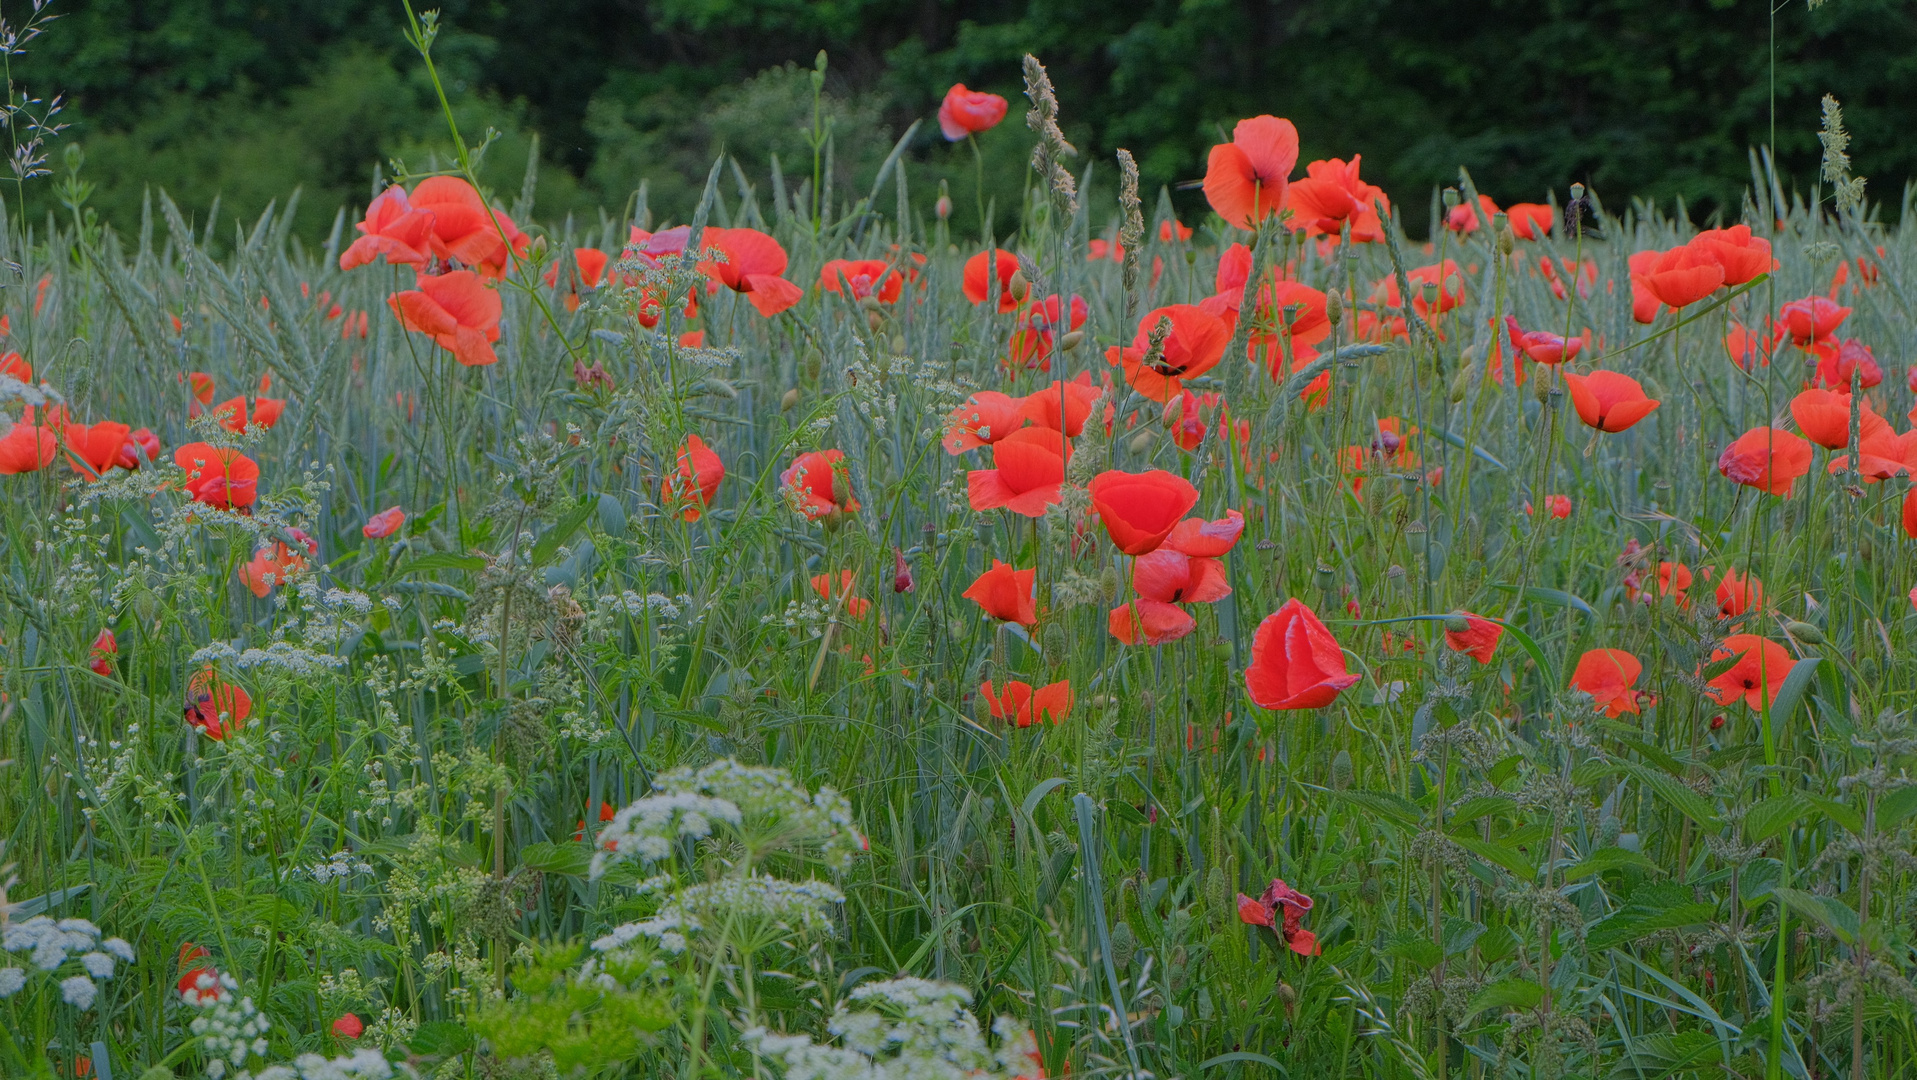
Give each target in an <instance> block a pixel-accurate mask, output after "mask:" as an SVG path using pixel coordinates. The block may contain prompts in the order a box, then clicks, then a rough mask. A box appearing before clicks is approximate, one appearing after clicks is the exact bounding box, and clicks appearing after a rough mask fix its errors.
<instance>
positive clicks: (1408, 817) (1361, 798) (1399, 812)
mask: <svg viewBox="0 0 1917 1080" xmlns="http://www.w3.org/2000/svg"><path fill="white" fill-rule="evenodd" d="M1324 794H1325V797H1326V798H1328V799H1333V800H1335V801H1337V802H1342V803H1349V804H1351V805H1352V806H1355V807H1357V808H1358V809H1360V810H1363V811H1366V812H1368V813H1371V814H1373V815H1376V816H1378V817H1382V818H1384V819H1385V823H1386V824H1388V825H1396V826H1398V827H1399V828H1411V827H1413V826H1416V825H1417V824H1418V822H1419V821H1420V820H1421V819H1422V818H1423V817H1424V815H1423V814H1422V813H1421V812H1420V811H1419V810H1418V806H1417V804H1416V803H1413V802H1412V801H1411V800H1409V799H1407V798H1405V797H1404V796H1402V795H1394V794H1392V793H1391V792H1389V791H1337V790H1331V789H1327V790H1326V791H1325V793H1324Z"/></svg>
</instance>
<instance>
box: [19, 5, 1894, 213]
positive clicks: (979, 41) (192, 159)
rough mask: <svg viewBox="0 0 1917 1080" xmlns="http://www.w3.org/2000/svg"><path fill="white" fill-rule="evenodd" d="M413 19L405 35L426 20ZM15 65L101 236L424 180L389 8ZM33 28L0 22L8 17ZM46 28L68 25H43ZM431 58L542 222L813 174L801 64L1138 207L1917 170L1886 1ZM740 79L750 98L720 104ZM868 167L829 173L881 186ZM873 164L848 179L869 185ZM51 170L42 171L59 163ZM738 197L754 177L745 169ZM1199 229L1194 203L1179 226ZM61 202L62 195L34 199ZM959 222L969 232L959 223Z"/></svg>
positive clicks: (1655, 194)
mask: <svg viewBox="0 0 1917 1080" xmlns="http://www.w3.org/2000/svg"><path fill="white" fill-rule="evenodd" d="M430 4H431V0H428V3H427V4H426V5H423V6H430ZM63 6H65V7H67V8H68V11H67V14H66V15H65V17H64V19H63V21H62V22H59V23H56V24H55V25H54V27H53V29H52V31H51V32H50V33H48V34H47V35H46V37H44V38H43V39H42V40H40V41H39V42H36V43H34V45H33V47H32V49H31V50H30V52H29V53H28V55H27V56H26V57H25V58H24V60H23V61H21V62H18V63H17V65H16V67H15V69H14V71H13V74H14V76H15V78H16V80H17V85H19V86H23V87H24V88H25V89H27V90H28V91H29V92H31V93H34V94H37V95H43V96H49V97H50V96H51V95H53V94H55V93H63V94H66V95H68V101H69V102H70V105H69V108H68V111H67V118H68V119H69V120H71V121H73V123H74V130H73V131H72V132H71V135H72V141H74V142H77V143H78V144H79V145H81V146H83V147H84V149H85V151H86V154H87V159H86V164H85V166H84V172H85V175H86V177H87V178H88V179H90V180H92V181H93V182H94V183H95V184H97V185H98V187H97V190H96V192H95V195H94V200H93V205H95V206H96V207H98V208H99V209H100V210H101V212H102V213H103V214H105V215H106V216H107V218H108V219H109V220H112V221H115V222H116V223H120V224H123V225H124V224H128V223H131V222H135V221H137V220H138V214H139V208H140V200H141V197H142V192H143V191H144V190H146V189H147V188H148V187H149V186H160V187H164V188H166V189H167V190H169V191H170V192H172V193H173V194H174V196H175V197H176V198H177V199H178V200H179V201H180V202H181V203H182V204H183V205H184V206H186V207H189V208H192V209H195V210H196V211H198V212H199V213H202V214H204V213H205V212H206V211H207V210H208V208H209V207H210V206H211V204H212V202H213V199H214V197H215V196H216V195H217V196H219V197H220V198H221V200H222V202H221V205H222V207H223V209H222V215H223V216H240V217H246V218H249V219H250V218H251V217H252V216H253V215H256V214H257V213H258V212H259V211H260V210H261V209H262V208H264V207H265V205H266V204H267V203H268V201H270V200H272V199H274V198H281V197H284V195H285V193H286V192H287V191H289V190H291V189H293V188H294V187H296V186H302V185H303V186H304V190H305V200H304V204H303V205H304V209H303V210H302V212H301V214H300V222H301V226H302V228H303V229H305V230H306V231H309V232H320V231H323V230H324V228H325V227H326V225H327V224H329V223H330V221H331V219H332V216H333V212H334V210H335V208H336V207H337V206H338V205H339V204H341V203H346V202H363V201H364V200H365V199H366V197H367V192H368V191H369V189H370V186H371V182H372V172H373V168H374V166H375V164H376V163H384V162H388V161H389V160H390V159H392V158H394V157H398V158H400V159H402V160H403V161H404V162H405V164H406V165H407V166H408V167H409V168H412V169H421V168H425V167H427V166H429V165H430V164H431V162H432V155H433V153H434V151H435V150H437V151H438V152H439V153H440V154H441V155H442V157H443V154H444V152H445V148H446V147H445V134H444V133H445V130H446V129H445V124H444V121H443V119H442V118H441V117H439V116H438V114H437V109H436V106H435V105H434V104H433V103H432V101H431V95H430V87H428V86H426V85H425V84H424V82H423V81H422V76H421V75H420V74H419V70H418V65H417V64H411V63H408V62H407V59H408V58H407V55H406V51H405V46H404V45H403V43H402V41H401V35H400V33H399V27H400V25H401V24H402V23H403V21H404V12H403V9H402V7H401V4H400V2H399V0H336V2H331V3H326V4H289V3H262V2H257V0H93V2H89V3H86V4H83V5H82V4H66V5H63ZM23 7H24V5H22V4H18V3H16V4H14V5H11V6H10V8H9V13H10V14H11V15H13V16H15V17H18V16H19V15H20V14H21V13H22V12H21V10H20V9H21V8H23ZM57 7H58V6H56V10H57ZM439 7H440V9H441V12H442V16H443V20H444V22H445V25H446V27H447V31H446V33H444V34H443V35H442V38H441V43H440V46H439V49H438V52H439V55H440V56H441V58H442V62H443V63H445V64H446V65H447V68H448V70H449V71H450V72H451V73H452V75H453V78H454V85H453V86H452V87H450V89H452V90H454V91H456V100H457V101H458V102H459V105H460V109H461V111H462V113H463V115H462V117H461V119H462V128H463V129H465V130H469V131H473V132H477V131H480V130H483V129H484V128H485V127H486V126H487V125H491V126H493V127H495V128H497V129H498V130H499V131H500V132H501V133H502V136H501V138H500V140H499V141H498V142H497V143H495V145H494V146H493V147H492V148H491V150H490V152H489V154H488V158H487V167H486V170H485V173H484V175H485V176H486V177H487V178H488V179H489V180H491V181H493V182H494V183H496V184H497V185H498V186H499V187H501V188H502V189H505V190H517V189H518V188H519V186H520V179H521V176H522V175H523V171H524V168H525V165H526V159H527V156H528V154H529V153H530V152H531V149H532V146H533V136H534V135H535V134H536V135H537V136H538V137H539V144H538V145H539V153H540V155H541V157H542V158H543V165H544V173H543V175H542V177H541V180H540V184H539V207H538V215H539V216H540V217H541V218H549V217H557V216H560V215H563V214H565V213H567V212H571V211H588V208H596V207H600V206H605V207H608V208H610V209H611V210H612V211H613V212H615V213H616V212H617V211H618V208H619V207H620V206H621V205H622V204H623V203H625V202H626V201H627V200H628V199H629V198H630V197H631V193H632V192H633V191H634V190H635V188H636V187H637V185H638V183H639V181H640V179H641V178H646V179H648V180H649V190H648V203H649V205H650V206H651V207H652V208H653V209H654V211H655V213H656V214H659V215H661V216H676V217H677V218H678V219H680V220H683V219H684V218H685V217H686V216H687V214H688V213H689V211H690V206H691V203H692V202H693V201H694V200H695V199H696V196H697V184H698V183H699V181H700V180H701V179H702V178H703V177H704V175H705V169H706V167H707V165H708V164H709V163H710V161H711V159H712V152H713V150H714V149H715V148H716V147H717V146H718V145H720V144H723V145H725V146H728V147H732V148H734V149H735V151H736V152H737V153H738V154H739V155H740V158H741V164H742V166H743V167H744V168H745V169H746V171H747V172H748V173H749V174H755V180H757V181H759V182H763V180H762V177H763V175H764V173H763V169H764V167H765V166H766V165H767V164H768V160H767V156H768V155H769V154H771V153H778V154H779V155H780V157H781V159H782V161H783V163H784V165H785V166H786V168H787V169H788V170H791V169H792V168H793V167H794V165H795V161H796V159H797V158H799V157H804V158H805V159H806V167H807V168H808V169H809V167H810V150H809V149H808V148H807V147H806V144H805V142H804V139H803V138H802V136H801V135H800V132H799V128H800V127H801V126H802V125H803V124H804V123H806V122H808V121H809V120H810V116H809V95H806V94H804V93H794V92H792V91H793V90H794V89H795V87H794V85H793V84H792V80H795V79H802V78H803V75H802V74H800V73H799V72H798V71H789V70H782V68H783V66H784V65H788V64H793V63H796V64H798V65H800V66H801V67H809V66H810V64H811V63H812V60H813V57H814V55H815V54H816V52H817V51H818V50H819V49H825V50H827V51H828V52H829V54H830V56H831V63H832V67H831V72H830V81H829V84H828V88H829V90H830V92H831V94H832V105H833V110H834V113H835V115H836V118H837V120H838V123H839V126H840V130H849V128H848V126H847V125H856V126H857V127H859V128H860V129H861V132H862V133H864V132H867V131H869V130H870V129H871V126H872V125H878V126H882V127H885V128H889V129H890V130H891V132H893V134H894V137H896V135H897V134H898V133H901V132H903V131H904V130H905V128H906V126H907V125H908V124H909V123H910V122H911V121H912V120H913V119H915V118H919V117H929V116H930V115H931V113H932V112H933V110H934V109H935V108H936V107H937V102H938V98H939V95H940V94H942V93H943V92H944V90H945V88H946V87H947V86H949V85H950V84H951V83H952V82H954V81H964V82H966V83H967V84H968V85H971V86H973V87H976V88H981V89H989V90H993V91H996V92H999V93H1002V94H1004V95H1005V96H1006V97H1008V98H1010V99H1014V100H1015V101H1016V100H1017V98H1018V90H1019V82H1018V58H1019V57H1020V56H1021V55H1022V54H1023V53H1025V52H1027V51H1031V52H1034V53H1037V54H1038V55H1039V56H1041V57H1043V58H1044V59H1045V61H1046V62H1047V64H1048V65H1049V67H1050V69H1051V72H1052V76H1053V78H1054V80H1055V81H1056V82H1057V84H1058V86H1059V90H1060V98H1061V100H1062V102H1063V105H1064V118H1063V119H1064V122H1065V127H1066V131H1067V134H1068V135H1069V136H1070V137H1071V138H1072V139H1074V140H1075V141H1076V142H1077V144H1078V145H1079V147H1080V148H1081V150H1085V151H1088V152H1093V153H1096V154H1099V155H1102V156H1103V157H1104V159H1105V160H1109V154H1110V152H1111V151H1112V150H1113V149H1115V148H1117V147H1120V146H1128V147H1130V148H1132V149H1133V150H1134V151H1135V152H1138V153H1139V154H1140V156H1141V164H1142V166H1143V168H1144V173H1145V180H1146V182H1147V184H1148V185H1151V186H1156V185H1160V184H1175V183H1177V182H1179V181H1185V180H1192V179H1196V178H1197V177H1198V176H1200V175H1201V173H1202V170H1203V160H1204V151H1205V148H1206V147H1207V146H1208V145H1210V144H1211V143H1213V142H1215V141H1218V133H1219V128H1220V126H1223V127H1225V128H1227V129H1228V128H1229V127H1230V125H1231V124H1232V123H1233V122H1235V121H1236V120H1237V119H1238V118H1239V117H1241V116H1245V115H1251V114H1256V113H1260V112H1273V113H1276V114H1279V115H1283V116H1289V117H1291V118H1292V119H1293V120H1295V121H1296V122H1297V124H1298V128H1299V131H1300V133H1301V136H1302V138H1303V141H1304V146H1303V153H1304V156H1303V158H1301V160H1310V159H1312V158H1317V157H1324V156H1330V155H1340V156H1345V155H1349V154H1351V153H1354V152H1358V151H1362V152H1363V153H1364V154H1365V175H1366V176H1367V177H1368V178H1373V179H1375V180H1377V181H1378V182H1380V183H1382V184H1383V186H1384V187H1385V189H1386V190H1387V191H1388V192H1389V193H1390V194H1391V196H1392V197H1393V199H1394V200H1397V201H1398V202H1400V203H1403V204H1405V205H1406V206H1407V207H1408V208H1409V209H1410V210H1411V213H1410V215H1409V218H1408V223H1409V224H1410V225H1411V226H1412V227H1413V228H1414V229H1416V228H1418V227H1419V225H1420V224H1421V223H1422V221H1423V220H1424V216H1425V215H1424V207H1425V205H1426V203H1427V201H1428V199H1429V196H1430V191H1431V189H1432V186H1433V185H1436V184H1440V183H1447V182H1454V181H1455V178H1456V172H1455V170H1456V169H1457V167H1458V166H1459V165H1460V164H1462V165H1463V166H1465V167H1466V168H1468V169H1470V170H1471V172H1472V174H1473V177H1474V178H1475V180H1476V182H1477V184H1478V186H1479V188H1480V189H1481V190H1483V191H1485V192H1487V193H1489V194H1491V195H1492V196H1493V197H1495V198H1497V199H1499V200H1500V202H1510V201H1517V200H1539V199H1542V198H1543V196H1544V193H1545V191H1546V190H1547V189H1550V188H1555V189H1557V190H1559V191H1562V190H1563V189H1564V187H1565V186H1566V185H1568V184H1569V183H1570V182H1571V181H1573V180H1582V181H1584V182H1585V183H1587V184H1590V185H1592V186H1593V188H1594V189H1595V190H1596V191H1598V193H1599V194H1600V195H1602V196H1606V197H1608V199H1609V200H1610V201H1612V202H1613V203H1614V204H1617V205H1622V203H1623V202H1624V200H1625V199H1627V198H1647V199H1655V200H1657V201H1659V202H1660V203H1662V204H1664V205H1666V206H1667V207H1669V206H1670V204H1671V202H1672V200H1673V199H1678V198H1681V199H1683V200H1684V203H1685V205H1686V207H1687V208H1688V209H1689V210H1690V212H1691V213H1692V215H1693V216H1695V217H1697V218H1699V219H1700V220H1701V219H1702V218H1704V217H1706V216H1708V215H1709V214H1710V213H1711V212H1713V211H1715V210H1718V209H1720V208H1725V207H1726V206H1727V204H1728V208H1729V209H1730V210H1731V211H1732V214H1731V216H1733V217H1734V216H1735V211H1736V209H1737V205H1736V204H1737V200H1738V199H1739V198H1740V196H1741V192H1742V191H1743V189H1744V187H1745V186H1746V185H1747V183H1748V181H1749V177H1750V167H1749V157H1748V153H1749V148H1750V147H1752V146H1758V145H1764V144H1768V143H1771V142H1772V139H1771V122H1772V111H1771V90H1772V86H1771V78H1770V74H1771V73H1770V65H1771V62H1772V40H1773V32H1774V35H1775V38H1774V40H1775V63H1776V81H1775V94H1776V114H1775V115H1776V139H1775V144H1776V145H1777V146H1779V147H1780V148H1781V152H1782V156H1783V164H1784V166H1785V168H1784V170H1783V171H1784V172H1785V174H1786V175H1787V176H1790V177H1795V178H1796V179H1797V180H1798V181H1799V182H1800V183H1801V184H1802V185H1803V186H1804V187H1805V188H1806V189H1807V188H1808V186H1809V184H1810V183H1811V181H1812V180H1813V178H1814V173H1815V168H1816V161H1817V141H1816V136H1815V131H1816V126H1817V100H1818V97H1819V95H1821V94H1824V93H1833V94H1835V95H1837V96H1838V97H1839V98H1840V99H1841V100H1842V101H1843V103H1844V105H1845V108H1846V110H1847V114H1848V116H1849V118H1850V127H1851V129H1852V130H1853V131H1854V132H1855V133H1856V134H1857V142H1856V143H1855V145H1854V146H1853V148H1852V149H1853V153H1854V155H1855V158H1856V162H1857V166H1858V171H1859V172H1860V173H1862V174H1863V175H1866V176H1872V177H1876V178H1878V184H1879V186H1878V187H1877V188H1876V189H1875V191H1874V194H1875V195H1876V196H1877V197H1878V198H1881V199H1883V200H1884V201H1885V202H1886V204H1887V210H1888V212H1889V213H1891V214H1895V212H1896V208H1897V204H1898V201H1899V200H1898V197H1897V196H1898V185H1900V184H1901V183H1902V181H1903V178H1905V177H1907V176H1910V175H1911V174H1912V173H1913V172H1917V78H1914V77H1913V75H1914V74H1917V72H1914V71H1913V68H1917V12H1914V11H1913V8H1912V6H1911V5H1910V4H1908V3H1903V2H1901V0H1830V2H1827V3H1823V4H1822V5H1821V6H1818V7H1817V8H1816V10H1811V9H1810V7H1808V6H1807V5H1806V4H1805V3H1797V2H1790V3H1786V4H1783V5H1781V10H1779V11H1778V12H1777V13H1776V16H1775V20H1774V23H1773V19H1772V17H1771V11H1770V7H1769V4H1768V2H1767V0H1589V2H1583V3H1576V4H1572V3H1564V2H1559V0H1235V2H1234V0H1182V2H1174V0H1154V2H1145V3H1123V4H1112V3H1106V2H1098V0H1045V2H1043V3H1032V2H1017V0H966V2H965V3H959V2H957V0H916V2H903V0H831V2H823V3H806V2H800V0H540V2H538V3H507V2H504V0H445V2H443V3H440V4H439ZM757 73H764V74H760V75H759V77H758V78H757V79H754V80H753V81H751V82H749V83H746V84H745V85H744V86H743V87H741V85H740V83H741V81H742V79H744V78H745V77H748V76H753V75H755V74H757ZM884 141H885V140H879V139H872V138H861V139H859V140H858V141H857V142H858V146H859V151H858V153H857V154H846V155H844V156H841V157H840V158H839V159H838V160H837V161H836V162H835V164H836V165H837V166H838V169H839V171H840V172H841V173H843V174H844V176H845V177H846V179H848V180H852V179H856V178H857V177H858V176H859V174H860V173H861V172H863V173H864V175H866V176H869V175H870V174H871V172H872V171H873V170H875V169H876V167H877V164H878V159H879V158H881V157H882V156H883V153H884V150H883V147H882V146H881V145H880V144H881V143H882V142H884ZM915 143H916V145H915V147H914V151H915V153H914V158H915V170H916V171H915V173H914V179H915V180H919V181H920V183H918V185H917V187H916V197H917V198H918V199H919V200H920V201H921V202H922V203H924V204H929V202H930V200H931V199H932V198H934V197H935V195H936V179H937V178H939V177H943V176H946V175H948V174H949V175H951V176H952V177H953V179H954V185H955V186H957V185H958V184H959V183H960V182H961V180H962V182H963V184H964V186H966V187H969V186H970V185H971V170H972V168H973V161H972V158H971V156H970V154H969V151H967V150H966V149H965V148H964V147H962V146H960V147H955V148H954V147H947V146H946V145H945V144H944V142H943V140H941V139H939V137H938V134H937V131H936V129H935V128H933V127H932V125H931V124H929V123H928V124H926V125H924V126H923V127H922V128H921V129H920V133H919V134H918V136H917V137H916V140H915ZM984 144H985V145H984V147H983V150H984V153H985V155H986V162H987V168H988V170H989V171H990V173H991V174H992V178H993V181H994V184H995V189H996V191H997V192H998V194H999V197H1000V203H999V205H1000V206H1001V207H1010V206H1013V205H1015V204H1016V200H1017V198H1018V191H1019V187H1020V184H1021V183H1022V180H1023V170H1022V169H1021V168H1018V167H1017V166H1018V165H1020V164H1022V159H1023V157H1024V153H1025V149H1026V147H1027V145H1028V144H1029V136H1028V134H1027V132H1025V131H1024V130H1023V128H1022V126H1021V125H1019V124H1016V123H1012V124H1006V125H1003V126H1002V127H1001V128H999V129H997V130H995V131H992V132H990V133H989V136H988V137H987V138H986V139H985V140H984ZM868 159H869V160H868ZM56 161H57V159H56ZM755 170H756V172H755ZM1176 197H1177V198H1178V199H1179V201H1180V204H1181V208H1185V204H1186V203H1187V202H1189V207H1188V209H1190V210H1191V211H1193V212H1196V211H1197V210H1198V209H1199V208H1200V201H1199V200H1198V199H1197V193H1196V192H1186V193H1179V194H1178V195H1177V196H1176ZM48 198H49V199H50V196H49V197H48ZM957 202H958V203H959V204H960V206H959V208H958V211H957V215H958V216H957V218H956V219H955V223H956V224H961V225H963V224H965V223H966V222H967V221H968V219H970V218H971V217H973V216H974V215H972V213H971V211H970V207H969V204H970V202H971V200H969V199H959V200H957Z"/></svg>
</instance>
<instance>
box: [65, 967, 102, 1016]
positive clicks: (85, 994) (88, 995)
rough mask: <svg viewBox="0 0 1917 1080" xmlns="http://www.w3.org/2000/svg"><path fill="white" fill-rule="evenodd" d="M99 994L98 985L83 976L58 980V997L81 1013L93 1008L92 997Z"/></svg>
mask: <svg viewBox="0 0 1917 1080" xmlns="http://www.w3.org/2000/svg"><path fill="white" fill-rule="evenodd" d="M99 992H100V987H99V985H98V984H96V983H95V982H94V981H93V980H92V979H89V978H87V977H86V976H85V975H75V976H73V977H72V978H70V979H61V980H60V996H61V997H62V998H64V999H65V1000H66V1003H67V1004H68V1005H71V1006H73V1007H74V1008H76V1009H80V1010H82V1011H85V1010H87V1009H91V1008H93V998H94V995H96V994H98V993H99Z"/></svg>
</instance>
